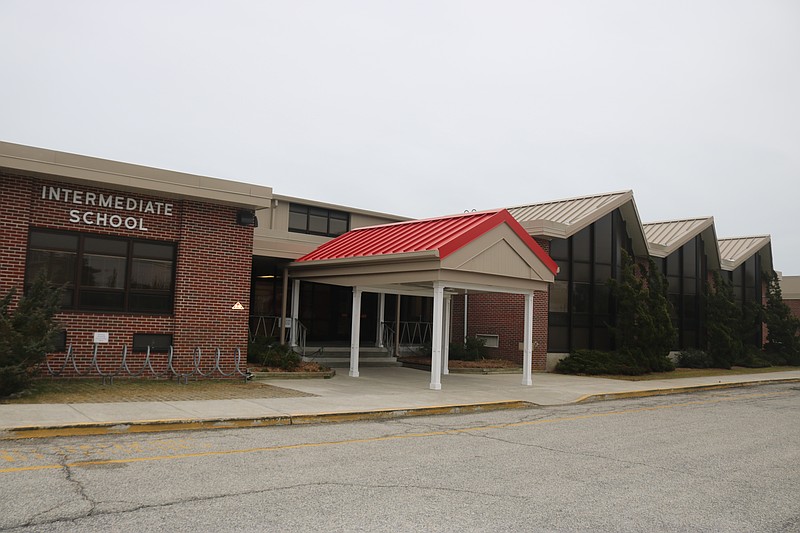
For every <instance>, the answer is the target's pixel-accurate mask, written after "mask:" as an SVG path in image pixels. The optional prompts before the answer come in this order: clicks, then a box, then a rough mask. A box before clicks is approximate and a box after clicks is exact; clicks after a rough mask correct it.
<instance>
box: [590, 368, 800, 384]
mask: <svg viewBox="0 0 800 533" xmlns="http://www.w3.org/2000/svg"><path fill="white" fill-rule="evenodd" d="M789 370H800V368H799V367H796V366H770V367H766V368H745V367H743V366H735V367H733V368H731V369H730V370H726V369H724V368H676V369H675V370H673V371H671V372H652V373H650V374H644V375H642V376H623V375H619V374H613V375H611V374H610V375H605V376H597V377H602V378H609V379H622V380H625V381H653V380H657V379H679V378H703V377H708V376H737V375H741V374H768V373H771V372H786V371H789Z"/></svg>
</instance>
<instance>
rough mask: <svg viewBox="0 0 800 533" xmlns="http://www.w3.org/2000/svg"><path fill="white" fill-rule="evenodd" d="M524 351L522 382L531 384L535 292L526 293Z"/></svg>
mask: <svg viewBox="0 0 800 533" xmlns="http://www.w3.org/2000/svg"><path fill="white" fill-rule="evenodd" d="M522 346H523V350H522V351H523V353H522V384H523V385H527V386H531V385H533V379H532V378H531V370H532V368H533V292H529V293H526V294H525V337H524V340H523V344H522Z"/></svg>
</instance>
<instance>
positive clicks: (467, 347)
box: [450, 337, 488, 361]
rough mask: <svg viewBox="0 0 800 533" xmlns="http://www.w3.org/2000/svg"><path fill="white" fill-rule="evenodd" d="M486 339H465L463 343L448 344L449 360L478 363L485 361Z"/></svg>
mask: <svg viewBox="0 0 800 533" xmlns="http://www.w3.org/2000/svg"><path fill="white" fill-rule="evenodd" d="M487 353H488V352H487V349H486V339H480V338H478V337H467V338H466V339H465V341H464V342H463V343H457V342H453V343H451V344H450V359H453V360H461V361H479V360H481V359H486V355H487Z"/></svg>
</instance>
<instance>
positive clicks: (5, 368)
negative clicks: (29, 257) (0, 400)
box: [0, 273, 61, 397]
mask: <svg viewBox="0 0 800 533" xmlns="http://www.w3.org/2000/svg"><path fill="white" fill-rule="evenodd" d="M14 294H15V291H14V289H12V290H10V291H9V292H8V293H7V294H6V295H5V296H4V297H3V298H2V299H0V397H3V396H8V395H10V394H14V393H16V392H19V391H21V390H24V389H25V388H26V387H27V386H28V385H29V383H30V380H31V378H32V377H33V376H34V375H35V374H36V373H37V369H38V366H39V365H40V364H41V363H42V362H43V361H44V359H45V357H46V356H47V353H48V352H52V351H53V350H54V349H55V338H56V335H57V334H58V332H59V330H60V326H59V324H58V322H57V321H56V320H55V315H56V313H58V311H59V310H60V308H61V305H60V302H61V288H60V287H55V286H53V285H52V284H51V283H50V282H49V281H48V280H47V277H46V275H45V274H44V273H41V274H40V275H39V276H37V277H36V279H34V280H33V283H32V284H31V286H30V287H29V288H28V290H27V292H26V293H25V294H24V295H23V296H22V297H21V298H20V299H19V302H18V304H17V307H16V309H15V310H14V312H13V313H12V312H11V310H10V308H11V301H12V299H13V297H14Z"/></svg>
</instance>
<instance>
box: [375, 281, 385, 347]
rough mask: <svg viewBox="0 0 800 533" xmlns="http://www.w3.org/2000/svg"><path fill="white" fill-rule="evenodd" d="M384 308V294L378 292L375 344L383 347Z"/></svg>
mask: <svg viewBox="0 0 800 533" xmlns="http://www.w3.org/2000/svg"><path fill="white" fill-rule="evenodd" d="M385 310H386V295H385V294H384V293H380V294H378V324H377V331H376V332H375V346H377V347H378V348H383V313H384V311H385Z"/></svg>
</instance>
